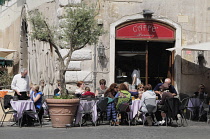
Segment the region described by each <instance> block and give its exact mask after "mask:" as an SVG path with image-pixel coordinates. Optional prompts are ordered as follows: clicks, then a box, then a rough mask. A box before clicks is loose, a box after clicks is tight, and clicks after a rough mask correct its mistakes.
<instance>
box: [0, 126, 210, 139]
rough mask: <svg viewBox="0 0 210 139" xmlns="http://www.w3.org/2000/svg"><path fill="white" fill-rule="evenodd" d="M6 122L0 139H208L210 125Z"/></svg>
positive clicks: (0, 128) (1, 128)
mask: <svg viewBox="0 0 210 139" xmlns="http://www.w3.org/2000/svg"><path fill="white" fill-rule="evenodd" d="M7 124H11V123H5V124H4V125H5V126H4V127H0V139H137V138H139V139H209V138H210V124H209V125H207V124H206V123H204V122H189V125H188V126H187V127H166V126H158V127H157V126H152V127H148V126H142V125H136V126H130V127H129V126H109V125H100V126H96V127H94V126H92V125H88V126H83V127H72V128H67V129H66V128H52V127H51V126H50V125H44V126H43V127H42V128H40V127H38V126H36V127H22V128H19V127H17V126H14V127H11V126H8V125H7Z"/></svg>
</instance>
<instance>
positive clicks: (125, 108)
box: [117, 102, 131, 126]
mask: <svg viewBox="0 0 210 139" xmlns="http://www.w3.org/2000/svg"><path fill="white" fill-rule="evenodd" d="M129 104H130V103H129V102H124V103H121V104H119V107H118V109H117V113H118V114H117V115H118V117H119V115H120V114H121V115H122V114H124V115H125V117H124V118H125V119H121V122H122V120H126V121H127V122H128V124H129V126H130V123H131V121H130V114H128V112H130V108H129ZM121 118H122V116H121Z"/></svg>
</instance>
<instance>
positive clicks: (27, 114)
mask: <svg viewBox="0 0 210 139" xmlns="http://www.w3.org/2000/svg"><path fill="white" fill-rule="evenodd" d="M40 112H41V109H40V110H37V111H36V112H35V111H30V110H25V111H23V116H22V118H21V121H20V127H22V122H23V117H24V116H26V117H27V116H30V115H36V116H35V120H37V121H38V123H39V125H40V127H42V122H41V120H40V118H39V113H40Z"/></svg>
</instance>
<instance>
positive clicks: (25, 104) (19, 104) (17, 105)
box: [10, 100, 37, 120]
mask: <svg viewBox="0 0 210 139" xmlns="http://www.w3.org/2000/svg"><path fill="white" fill-rule="evenodd" d="M10 103H11V106H12V108H13V109H14V110H16V111H17V115H15V118H16V120H18V119H20V118H21V117H22V115H23V111H25V110H32V111H34V112H36V108H35V105H34V102H33V101H31V100H18V101H13V100H11V101H10ZM32 116H33V115H32ZM34 116H36V117H37V115H34ZM34 116H33V117H34Z"/></svg>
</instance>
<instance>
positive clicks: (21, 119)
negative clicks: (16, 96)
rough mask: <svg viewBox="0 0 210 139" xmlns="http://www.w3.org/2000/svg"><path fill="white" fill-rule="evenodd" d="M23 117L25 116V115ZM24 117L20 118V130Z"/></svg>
mask: <svg viewBox="0 0 210 139" xmlns="http://www.w3.org/2000/svg"><path fill="white" fill-rule="evenodd" d="M23 115H24V114H23ZM23 115H22V117H21V118H20V123H19V126H20V128H21V127H22V122H23ZM18 120H19V119H18Z"/></svg>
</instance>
